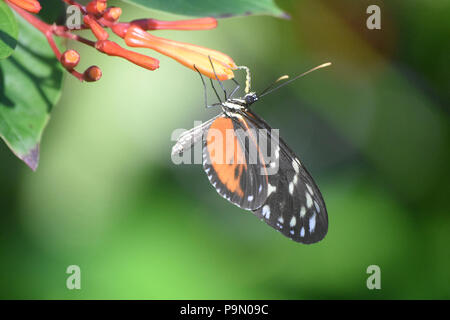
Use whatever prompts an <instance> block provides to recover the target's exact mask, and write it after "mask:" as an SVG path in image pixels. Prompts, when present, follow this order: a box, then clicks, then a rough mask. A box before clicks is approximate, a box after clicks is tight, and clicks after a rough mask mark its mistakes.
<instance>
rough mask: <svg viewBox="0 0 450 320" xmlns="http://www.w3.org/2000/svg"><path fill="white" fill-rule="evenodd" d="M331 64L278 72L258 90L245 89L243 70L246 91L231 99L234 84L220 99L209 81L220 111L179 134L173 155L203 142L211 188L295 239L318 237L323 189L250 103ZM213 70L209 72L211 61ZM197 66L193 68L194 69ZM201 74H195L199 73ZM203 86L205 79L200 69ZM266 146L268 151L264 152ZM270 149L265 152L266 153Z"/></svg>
mask: <svg viewBox="0 0 450 320" xmlns="http://www.w3.org/2000/svg"><path fill="white" fill-rule="evenodd" d="M328 65H330V63H326V64H323V65H320V66H318V67H316V68H313V69H311V70H309V71H307V72H305V73H303V74H301V75H299V76H297V77H295V78H293V79H291V80H289V81H285V82H284V83H282V84H279V85H278V86H276V84H277V83H278V82H279V81H281V80H284V79H286V78H288V77H287V76H283V77H280V78H279V79H278V80H277V81H275V82H274V83H273V84H272V85H271V86H269V87H268V88H266V89H265V90H263V91H262V92H261V93H260V94H257V93H256V92H250V81H251V78H250V70H249V69H248V68H247V67H245V66H242V67H239V68H240V69H245V70H246V71H247V78H246V88H245V93H246V94H245V96H244V97H242V98H233V95H234V93H235V92H236V91H237V90H238V89H239V87H240V86H239V84H238V83H237V81H235V80H234V79H233V81H234V82H235V83H236V85H237V86H236V88H235V89H234V90H233V91H232V92H231V94H230V95H229V96H228V97H227V91H226V90H225V89H224V86H223V84H222V82H220V81H219V79H218V78H217V77H216V80H217V81H219V84H220V85H221V87H222V90H223V91H224V95H225V100H224V101H221V99H220V97H219V95H218V93H217V91H216V89H215V87H214V85H213V81H212V79H210V80H211V86H212V88H213V89H214V92H215V93H216V96H217V98H218V99H219V101H220V102H219V103H215V104H213V105H212V106H217V105H219V106H221V108H222V113H221V114H219V115H217V116H215V117H214V118H212V119H210V120H209V121H206V122H204V123H202V124H201V125H199V126H196V127H194V128H192V129H191V130H188V131H186V132H184V133H183V134H181V135H180V137H179V138H178V140H177V142H176V144H175V145H174V146H173V148H172V157H174V156H176V155H182V154H183V153H185V152H187V151H188V150H190V149H191V148H192V147H193V146H194V145H195V144H197V143H200V141H201V143H202V160H203V161H202V164H203V169H204V171H205V173H206V175H207V177H208V179H209V181H210V183H211V184H212V186H213V187H214V188H215V189H216V191H217V192H218V193H219V194H220V195H221V196H222V197H224V198H225V199H226V200H228V201H229V202H231V203H233V204H235V205H236V206H238V207H240V208H242V209H245V210H249V211H252V212H253V213H254V214H255V215H256V216H257V217H258V218H259V219H260V220H262V221H264V222H265V223H267V224H268V225H269V226H271V227H272V228H274V229H276V230H278V231H279V232H281V233H282V234H283V235H284V236H286V237H288V238H290V239H292V240H294V241H296V242H300V243H304V244H311V243H315V242H318V241H320V240H322V239H323V238H324V237H325V235H326V234H327V231H328V215H327V209H326V206H325V202H324V200H323V197H322V194H321V192H320V190H319V188H318V187H317V184H316V183H315V182H314V180H313V178H312V177H311V175H310V174H309V173H308V171H307V170H306V168H305V166H304V165H303V163H302V162H301V161H300V159H299V158H298V157H297V156H296V155H295V153H294V152H293V151H292V149H291V148H290V147H289V146H288V145H287V144H286V143H285V142H284V140H283V139H281V138H280V137H279V135H278V132H277V130H274V129H272V128H271V127H270V126H269V125H268V124H267V123H266V122H265V121H264V120H263V119H262V118H260V117H259V116H258V115H256V114H255V113H254V112H253V111H252V110H251V108H250V107H251V105H253V103H255V102H257V101H258V100H259V99H260V98H261V97H262V96H264V95H266V94H268V93H270V92H272V91H274V90H277V89H279V88H280V87H282V86H284V85H286V84H288V83H289V82H292V81H294V80H296V79H297V78H299V77H301V76H303V75H305V74H307V73H309V72H311V71H313V70H316V69H319V68H322V67H325V66H328ZM212 67H213V71H214V66H212ZM197 71H198V70H197ZM199 74H200V73H199ZM200 78H201V80H202V83H203V86H204V87H205V104H206V106H207V107H210V106H208V104H207V100H206V84H205V81H204V79H203V77H202V75H201V74H200ZM269 151H270V152H269ZM269 153H270V156H269Z"/></svg>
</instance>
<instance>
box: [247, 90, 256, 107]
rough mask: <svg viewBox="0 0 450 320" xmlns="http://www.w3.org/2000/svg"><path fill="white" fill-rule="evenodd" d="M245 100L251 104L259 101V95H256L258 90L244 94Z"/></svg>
mask: <svg viewBox="0 0 450 320" xmlns="http://www.w3.org/2000/svg"><path fill="white" fill-rule="evenodd" d="M244 100H245V103H246V104H247V105H248V106H249V105H251V104H253V103H255V102H256V101H258V96H257V95H256V92H250V93H247V94H246V95H245V96H244Z"/></svg>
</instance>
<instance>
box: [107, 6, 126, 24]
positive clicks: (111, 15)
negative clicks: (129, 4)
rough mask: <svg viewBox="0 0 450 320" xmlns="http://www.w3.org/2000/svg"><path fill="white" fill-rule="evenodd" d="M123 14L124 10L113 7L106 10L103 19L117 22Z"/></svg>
mask: <svg viewBox="0 0 450 320" xmlns="http://www.w3.org/2000/svg"><path fill="white" fill-rule="evenodd" d="M121 14H122V9H121V8H119V7H111V8H108V9H106V11H105V13H103V18H104V19H106V20H108V21H111V22H115V21H117V20H118V19H119V17H120V15H121Z"/></svg>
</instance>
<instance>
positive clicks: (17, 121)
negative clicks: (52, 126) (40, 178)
mask: <svg viewBox="0 0 450 320" xmlns="http://www.w3.org/2000/svg"><path fill="white" fill-rule="evenodd" d="M18 21H19V28H20V36H19V39H18V43H17V48H16V50H15V51H14V53H13V54H12V55H11V56H10V57H9V58H8V59H5V60H2V61H0V136H1V137H2V138H3V140H4V141H5V142H6V144H7V145H8V146H9V147H10V148H11V150H12V151H13V152H14V154H16V155H17V157H19V158H20V159H22V160H23V161H24V162H25V163H26V164H27V165H28V166H29V167H30V168H31V169H33V170H35V169H36V168H37V165H38V162H39V143H40V140H41V136H42V132H43V130H44V128H45V126H46V124H47V122H48V120H49V114H50V111H51V109H52V107H53V105H54V104H55V103H56V101H57V100H58V98H59V95H60V89H61V79H62V71H61V69H60V68H59V67H58V61H57V60H56V58H55V57H54V55H53V53H52V51H51V49H50V47H49V46H48V44H47V41H46V39H45V37H44V36H43V35H42V34H41V33H40V32H39V31H37V30H36V29H35V28H33V27H31V26H30V25H29V24H28V23H27V22H25V21H24V20H23V19H22V18H18Z"/></svg>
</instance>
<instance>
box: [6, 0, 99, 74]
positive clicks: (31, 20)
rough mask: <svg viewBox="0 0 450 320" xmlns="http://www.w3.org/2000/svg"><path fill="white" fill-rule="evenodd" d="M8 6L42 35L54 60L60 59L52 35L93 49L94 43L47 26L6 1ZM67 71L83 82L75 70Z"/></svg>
mask: <svg viewBox="0 0 450 320" xmlns="http://www.w3.org/2000/svg"><path fill="white" fill-rule="evenodd" d="M6 2H7V3H8V5H9V6H10V7H11V8H12V9H13V10H14V11H16V12H17V13H18V14H19V15H20V16H21V17H22V18H24V19H25V20H26V21H27V22H28V23H30V24H31V25H32V26H33V27H35V28H36V29H38V30H39V31H40V32H42V34H44V36H45V38H46V39H47V42H48V44H49V45H50V48H51V49H52V51H53V53H54V54H55V56H56V59H58V61H59V59H60V58H61V52H60V51H59V49H58V46H57V45H56V43H55V39H53V35H54V34H55V35H57V36H60V37H65V38H68V39H73V40H77V41H80V42H82V43H85V44H87V45H90V46H92V47H95V42H93V41H90V40H87V39H84V38H82V37H80V36H78V35H75V34H71V33H69V32H66V31H65V30H64V28H62V27H60V26H56V25H49V24H47V23H45V22H43V21H42V20H40V19H39V18H37V17H36V16H34V15H32V14H31V13H28V12H27V11H26V10H23V9H22V8H19V7H17V6H16V5H14V4H12V3H11V2H9V1H8V0H6ZM67 71H69V72H70V73H71V74H72V75H73V76H75V77H76V78H77V79H78V80H80V81H83V74H82V73H79V72H78V71H75V70H67Z"/></svg>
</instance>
